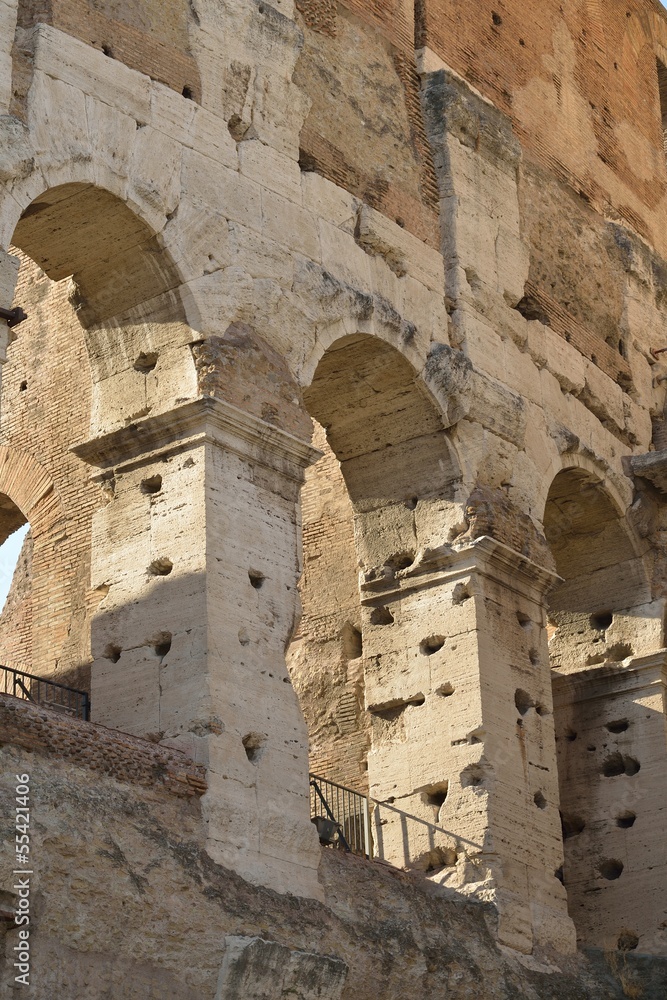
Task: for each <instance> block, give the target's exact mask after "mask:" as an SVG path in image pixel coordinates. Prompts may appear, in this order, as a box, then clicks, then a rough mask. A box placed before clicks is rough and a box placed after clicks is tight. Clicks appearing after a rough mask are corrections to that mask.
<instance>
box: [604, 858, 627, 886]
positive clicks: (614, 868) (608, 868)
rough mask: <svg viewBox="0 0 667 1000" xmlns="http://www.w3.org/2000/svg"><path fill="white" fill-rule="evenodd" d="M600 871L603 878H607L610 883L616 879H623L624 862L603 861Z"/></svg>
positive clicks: (610, 859)
mask: <svg viewBox="0 0 667 1000" xmlns="http://www.w3.org/2000/svg"><path fill="white" fill-rule="evenodd" d="M598 871H599V872H600V875H602V878H606V879H607V880H608V881H609V882H613V881H614V880H615V879H617V878H620V877H621V873H622V871H623V862H622V861H618V860H617V859H616V858H607V860H606V861H601V862H600V864H599V866H598Z"/></svg>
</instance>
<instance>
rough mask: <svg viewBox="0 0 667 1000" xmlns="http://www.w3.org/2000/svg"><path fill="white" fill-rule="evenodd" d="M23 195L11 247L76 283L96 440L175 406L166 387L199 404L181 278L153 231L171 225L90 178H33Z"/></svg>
mask: <svg viewBox="0 0 667 1000" xmlns="http://www.w3.org/2000/svg"><path fill="white" fill-rule="evenodd" d="M82 173H83V176H84V178H85V175H86V171H83V172H82ZM16 197H17V198H18V199H19V207H20V208H22V211H20V215H19V216H18V218H16V216H14V219H13V221H14V222H15V226H14V228H13V231H12V232H11V233H8V232H7V231H6V230H5V231H4V232H3V234H2V236H3V239H4V240H5V242H10V241H11V243H12V244H13V245H14V246H16V247H18V248H19V249H20V250H22V251H23V252H24V253H25V254H26V255H27V256H28V257H30V258H31V259H32V260H33V261H35V262H36V263H37V265H38V266H39V267H40V268H41V269H42V270H43V271H44V272H45V274H46V275H47V276H48V277H49V278H50V279H51V280H52V281H55V282H59V281H62V280H63V279H71V280H72V281H73V283H74V284H73V289H72V292H71V297H72V301H73V303H74V305H75V309H76V315H77V319H78V321H79V323H80V324H81V327H82V330H83V336H84V339H85V343H86V348H87V351H88V355H89V360H90V366H91V374H92V381H93V406H92V417H91V424H92V428H91V429H92V432H93V434H96V433H99V432H100V431H109V430H113V429H115V428H116V427H118V426H123V425H125V424H127V423H128V422H131V421H132V420H134V419H137V418H138V417H141V416H144V415H147V414H148V413H150V412H155V411H156V410H158V409H159V410H165V409H169V408H171V406H172V405H173V397H172V396H170V395H169V394H168V393H165V392H164V391H163V388H162V387H163V385H164V383H165V382H169V381H171V383H172V384H174V391H175V382H177V381H179V382H180V386H179V395H180V396H185V397H187V396H188V395H190V396H194V395H195V394H196V377H195V370H194V364H193V360H192V355H191V352H190V347H189V345H190V343H191V341H192V333H191V331H190V327H189V326H188V324H187V322H186V318H185V310H184V306H183V303H182V301H181V295H180V285H181V276H180V273H179V270H178V268H177V266H176V265H175V264H174V261H173V258H172V256H171V254H170V253H169V252H168V251H167V250H166V249H165V248H164V244H163V241H162V239H161V237H160V235H159V233H158V232H157V231H156V229H155V228H154V226H153V225H152V224H151V222H155V221H159V224H160V225H164V221H165V220H164V217H163V218H162V219H161V220H154V219H153V220H151V222H149V221H147V219H146V213H145V212H141V213H140V214H139V213H138V212H137V211H135V209H136V207H137V206H136V204H135V205H134V206H131V204H130V203H129V200H128V199H127V198H126V197H125V198H123V197H119V196H118V194H116V193H115V192H113V191H111V190H108V189H107V188H105V187H100V186H98V185H95V184H94V183H87V182H86V181H85V180H78V181H74V182H69V183H66V184H61V185H58V186H56V187H52V188H47V189H46V190H44V189H43V182H42V185H41V186H40V187H39V188H37V189H35V187H34V179H32V178H31V183H30V184H27V183H26V184H24V186H23V189H22V190H21V189H20V190H19V191H18V192H17V194H16ZM30 198H31V200H28V199H30ZM26 202H27V203H26ZM149 217H150V213H149ZM19 304H20V303H19ZM19 336H20V331H19ZM147 376H150V378H147ZM188 389H189V390H190V391H189V393H188Z"/></svg>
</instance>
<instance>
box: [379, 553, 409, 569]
mask: <svg viewBox="0 0 667 1000" xmlns="http://www.w3.org/2000/svg"><path fill="white" fill-rule="evenodd" d="M414 561H415V554H414V552H397V553H396V554H395V555H393V556H392V557H391V558H390V559H387V561H386V563H385V566H386V567H387V569H389V570H391V571H392V572H394V573H397V572H398V571H399V570H402V569H407V568H408V566H412V564H413V562H414Z"/></svg>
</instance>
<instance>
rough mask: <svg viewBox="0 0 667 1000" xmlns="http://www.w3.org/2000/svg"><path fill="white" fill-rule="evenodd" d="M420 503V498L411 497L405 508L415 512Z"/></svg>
mask: <svg viewBox="0 0 667 1000" xmlns="http://www.w3.org/2000/svg"><path fill="white" fill-rule="evenodd" d="M418 503H419V497H410V499H409V500H406V501H405V506H406V507H407V508H408V510H414V509H415V507H416V506H417V504H418Z"/></svg>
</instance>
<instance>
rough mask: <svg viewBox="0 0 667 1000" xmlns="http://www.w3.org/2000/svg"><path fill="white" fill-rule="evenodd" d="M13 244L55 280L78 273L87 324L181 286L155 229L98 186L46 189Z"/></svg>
mask: <svg viewBox="0 0 667 1000" xmlns="http://www.w3.org/2000/svg"><path fill="white" fill-rule="evenodd" d="M12 242H13V243H14V245H15V246H17V247H19V248H20V249H21V250H23V251H24V252H25V253H27V254H28V256H29V257H31V258H32V259H33V260H34V261H35V262H36V263H37V264H39V266H40V267H41V268H42V270H44V271H45V272H46V274H47V275H48V276H49V278H51V279H52V280H54V281H60V280H62V279H63V278H67V277H69V276H70V275H73V276H74V279H75V281H76V284H77V289H78V299H79V301H78V304H77V305H78V314H79V318H80V320H81V322H82V324H83V325H84V326H91V325H95V324H97V323H102V322H104V321H105V320H108V319H110V318H111V317H120V316H122V315H123V314H125V313H127V312H128V311H130V310H132V309H135V308H136V307H137V306H140V305H142V304H143V303H149V302H151V300H154V299H155V298H156V297H157V296H159V295H161V294H163V293H165V292H167V291H170V290H173V289H175V288H177V287H178V286H179V284H180V281H179V278H178V274H177V272H176V269H175V268H174V267H173V265H172V264H171V262H170V260H169V257H168V254H167V253H166V252H165V251H164V250H162V249H161V248H160V245H159V243H158V239H157V237H156V236H155V235H154V234H153V233H152V232H151V231H150V229H149V228H148V226H147V225H146V224H145V223H144V222H143V221H142V220H141V219H140V218H139V217H138V216H137V215H135V213H134V212H133V211H132V210H131V209H130V208H128V206H127V205H126V204H125V203H124V202H123V201H121V200H120V199H119V198H117V197H116V196H115V195H113V194H111V193H110V192H109V191H106V190H104V189H103V188H99V187H96V186H94V185H92V184H64V185H61V186H59V187H55V188H50V189H49V190H48V191H45V192H44V193H43V194H41V195H40V196H39V197H38V198H36V199H35V200H34V201H33V202H32V204H31V205H29V206H28V208H27V209H26V210H25V212H24V213H23V215H22V216H21V219H20V221H19V223H18V225H17V226H16V229H15V232H14V236H13V241H12ZM172 309H173V303H172ZM151 311H153V310H151ZM171 318H180V317H174V316H172V317H171Z"/></svg>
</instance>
